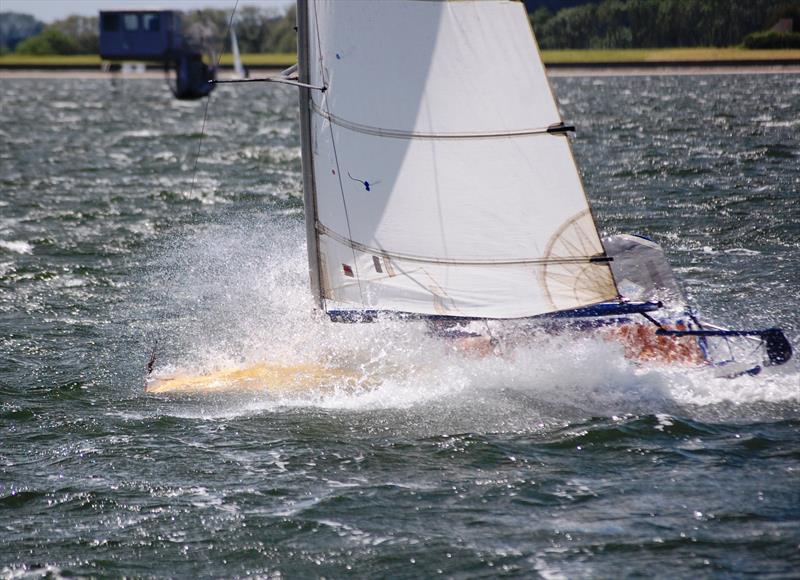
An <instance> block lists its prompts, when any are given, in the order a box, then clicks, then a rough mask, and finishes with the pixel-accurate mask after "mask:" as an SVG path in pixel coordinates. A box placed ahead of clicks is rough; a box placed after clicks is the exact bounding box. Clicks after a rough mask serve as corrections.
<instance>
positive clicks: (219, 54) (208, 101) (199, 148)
mask: <svg viewBox="0 0 800 580" xmlns="http://www.w3.org/2000/svg"><path fill="white" fill-rule="evenodd" d="M238 7H239V0H236V4H234V5H233V10H231V17H230V19H229V20H228V28H227V29H226V30H225V34H223V35H222V46H220V49H219V51H218V52H217V63H216V66H215V68H214V70H217V71H218V70H219V63H220V62H221V61H222V49H223V47H224V45H225V39H226V38H228V35H229V34H230V33H231V27H232V26H233V18H234V17H235V16H236V9H237V8H238ZM209 82H210V81H209ZM213 94H214V93H213V92H211V93H208V97H206V106H205V110H204V111H203V125H202V126H201V128H200V139H199V140H198V142H197V154H196V155H195V156H194V167H193V168H192V184H191V186H190V187H189V196H190V197H191V196H192V195H193V194H194V184H195V181H196V179H197V162H198V160H199V159H200V152H201V151H202V149H203V139H204V138H205V134H206V121H207V120H208V109H209V106H210V105H211V97H212V95H213Z"/></svg>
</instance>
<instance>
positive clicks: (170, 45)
mask: <svg viewBox="0 0 800 580" xmlns="http://www.w3.org/2000/svg"><path fill="white" fill-rule="evenodd" d="M100 58H103V59H105V60H144V61H149V62H159V63H162V64H163V65H164V68H165V70H167V71H169V70H170V69H172V70H174V71H175V78H174V82H172V83H170V90H172V93H173V94H174V95H175V96H176V97H177V98H179V99H199V98H200V97H204V96H206V95H207V94H208V93H209V92H211V89H212V88H213V87H214V85H213V84H211V83H210V82H209V81H212V80H213V79H215V78H216V67H215V66H213V65H208V64H206V63H205V62H204V61H203V54H202V52H201V49H200V48H195V47H190V46H189V45H188V43H187V42H186V41H185V39H184V37H183V35H182V34H181V26H180V16H179V15H178V13H176V12H175V11H173V10H103V11H101V12H100Z"/></svg>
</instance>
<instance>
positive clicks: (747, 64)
mask: <svg viewBox="0 0 800 580" xmlns="http://www.w3.org/2000/svg"><path fill="white" fill-rule="evenodd" d="M283 68H284V67H283V66H279V67H267V66H254V67H250V73H251V76H252V77H254V78H255V77H259V76H269V75H273V74H277V73H278V72H280V71H281V70H283ZM545 68H546V70H547V74H548V75H549V76H552V77H569V76H664V75H726V74H800V61H798V60H794V59H793V60H790V61H787V62H784V61H738V62H731V61H707V62H698V61H684V62H628V63H623V62H614V63H598V62H589V63H579V62H578V63H551V64H547V65H546V66H545ZM232 72H233V71H232V69H231V68H230V67H225V66H223V67H221V74H220V78H223V79H224V78H227V77H229V76H230V75H231V73H232ZM163 77H164V71H163V70H162V69H160V68H150V69H146V70H145V71H144V72H130V73H127V72H126V73H122V72H116V73H111V72H108V71H105V70H102V69H101V68H100V67H97V66H86V65H50V66H10V65H0V79H6V78H107V79H111V78H120V79H126V80H136V79H153V78H163Z"/></svg>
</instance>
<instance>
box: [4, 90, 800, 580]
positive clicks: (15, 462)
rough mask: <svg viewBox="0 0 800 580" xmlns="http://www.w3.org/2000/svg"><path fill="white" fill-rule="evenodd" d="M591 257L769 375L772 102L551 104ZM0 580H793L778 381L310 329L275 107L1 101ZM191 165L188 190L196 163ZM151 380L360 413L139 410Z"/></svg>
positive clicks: (698, 98) (789, 424)
mask: <svg viewBox="0 0 800 580" xmlns="http://www.w3.org/2000/svg"><path fill="white" fill-rule="evenodd" d="M554 85H555V89H556V92H557V94H558V96H559V97H560V99H561V103H562V108H563V110H564V113H565V117H566V118H567V119H569V120H572V121H574V122H575V123H576V125H577V126H578V128H579V131H578V135H577V139H576V141H575V151H576V156H577V158H578V162H579V164H580V165H581V167H582V170H583V173H584V177H585V180H586V185H587V190H588V192H589V195H590V198H591V200H592V203H593V206H594V210H595V213H596V216H597V218H598V221H599V223H600V226H601V229H602V230H603V232H604V233H617V232H639V233H644V234H647V235H649V236H651V237H653V238H654V239H656V240H657V241H658V242H660V243H662V244H663V245H664V246H665V247H666V249H667V252H668V254H669V256H670V259H671V260H672V262H673V264H674V265H675V267H676V270H677V272H678V275H679V277H680V278H681V280H682V281H683V283H684V284H685V286H686V288H687V290H688V292H689V294H690V296H691V299H692V300H693V302H694V303H695V304H696V305H697V306H698V308H699V310H700V311H701V313H703V314H704V315H705V316H706V317H710V318H712V319H715V320H716V321H718V322H720V323H727V324H737V325H743V326H753V325H772V324H777V325H781V326H783V327H784V328H785V329H787V330H788V335H789V337H790V339H791V340H792V341H793V342H794V344H795V346H797V345H798V344H800V315H798V309H799V308H800V296H799V294H800V293H798V288H800V201H798V192H800V137H798V135H800V83H798V82H797V77H796V76H790V75H784V76H780V75H778V76H770V75H762V76H758V75H757V76H697V77H638V78H602V79H600V78H559V79H556V80H555V81H554ZM0 88H2V90H0V163H2V172H0V320H1V321H2V333H0V381H2V383H1V384H0V399H1V400H0V545H2V548H0V575H4V576H12V577H18V576H19V577H38V576H45V575H48V574H49V575H51V576H59V575H64V576H67V575H88V576H95V575H97V576H106V575H109V576H117V575H123V574H125V575H132V576H150V575H159V576H189V575H197V576H203V577H205V576H217V577H219V576H225V577H227V576H276V577H277V576H287V577H313V576H323V575H324V576H327V577H342V576H349V575H355V576H357V577H376V576H385V577H393V578H394V577H408V578H416V577H431V576H435V575H438V574H442V575H444V576H452V577H495V576H502V575H508V576H520V577H535V576H537V575H539V576H542V577H547V578H550V577H554V578H555V577H562V576H563V577H570V578H572V577H587V576H601V577H616V576H620V575H639V576H652V575H656V576H663V577H672V576H679V577H689V576H695V575H704V576H707V575H721V576H734V577H735V576H745V575H750V574H765V575H771V576H773V577H790V576H793V575H795V574H797V570H798V569H800V549H799V548H798V546H799V545H800V531H798V530H800V392H799V390H800V386H798V383H799V382H800V371H798V366H797V363H796V362H792V363H791V364H790V365H788V368H787V369H785V372H783V373H781V374H778V375H775V376H769V377H763V376H762V377H747V378H740V379H735V380H721V379H714V378H712V377H711V376H710V375H709V374H708V373H707V372H705V371H685V370H674V369H673V370H666V369H658V368H637V367H635V366H633V365H631V364H630V363H628V362H625V361H624V360H623V359H622V358H621V356H620V352H618V350H616V349H615V347H614V346H612V345H609V344H606V343H602V342H599V341H593V340H591V339H588V338H585V337H584V338H576V340H575V341H574V342H571V341H569V340H567V339H566V338H564V337H562V338H553V339H550V340H543V341H542V342H541V344H539V345H537V347H536V348H531V349H527V350H521V351H519V352H517V353H516V354H515V356H514V357H513V358H512V359H485V360H471V359H463V358H459V357H458V356H456V355H453V354H448V353H446V352H445V349H444V347H443V346H442V345H440V344H437V343H435V342H433V341H432V340H431V339H429V338H426V337H425V335H424V332H423V330H422V328H419V327H417V326H415V325H413V324H398V323H381V324H375V325H363V326H357V325H355V326H354V325H333V324H331V323H326V322H324V321H322V320H317V319H314V318H313V317H312V316H310V314H309V313H310V311H311V308H312V302H311V299H310V296H309V293H308V291H307V289H306V287H307V281H306V280H307V275H306V258H305V254H304V241H303V225H302V205H301V202H300V199H299V196H300V191H301V176H300V160H299V149H298V136H297V126H296V123H295V109H294V107H295V95H294V93H293V92H292V91H291V90H289V89H286V88H282V87H273V86H247V87H242V88H236V89H235V90H234V89H229V88H222V89H220V90H218V91H217V92H216V93H215V95H214V97H213V100H212V103H211V108H210V116H209V121H208V123H207V126H206V134H207V137H206V138H204V139H201V138H200V134H201V125H202V116H203V105H202V104H198V103H190V104H184V103H177V102H175V101H173V100H171V99H170V98H168V93H167V91H166V88H165V87H164V86H163V85H162V83H160V82H158V81H126V82H123V83H122V84H120V85H117V86H116V87H112V86H111V85H110V83H109V82H108V81H104V80H85V79H48V80H23V79H3V80H2V81H0ZM201 143H202V152H201V155H200V159H199V162H198V163H197V175H196V179H195V180H193V177H192V175H193V172H192V169H193V167H194V163H195V154H196V152H197V150H198V147H199V146H200V145H201ZM156 337H158V339H159V350H160V351H161V354H160V358H159V363H158V364H159V365H160V366H161V367H162V368H170V367H175V368H178V367H191V368H198V369H203V368H206V369H210V368H216V367H219V366H224V365H227V364H238V363H246V362H253V361H258V360H280V361H284V362H307V361H323V362H326V363H329V364H341V365H347V366H349V367H350V368H357V369H359V370H360V372H361V373H363V375H364V376H365V377H366V379H365V381H364V388H360V389H359V388H356V389H344V388H342V389H333V390H330V389H328V390H325V391H322V392H318V393H315V394H305V395H303V394H294V395H272V396H270V395H267V394H248V395H240V396H237V397H221V396H219V397H210V398H209V397H189V398H180V399H170V398H165V397H157V396H149V395H145V394H144V393H143V391H142V380H143V373H144V371H143V368H144V365H145V362H146V360H147V357H148V355H149V350H150V348H151V346H152V342H153V340H155V338H156Z"/></svg>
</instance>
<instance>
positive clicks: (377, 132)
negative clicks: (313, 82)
mask: <svg viewBox="0 0 800 580" xmlns="http://www.w3.org/2000/svg"><path fill="white" fill-rule="evenodd" d="M312 108H313V110H314V112H315V113H316V114H318V115H320V116H322V117H323V118H325V119H326V120H328V121H330V122H331V123H334V124H335V125H338V126H340V127H344V128H345V129H350V130H351V131H356V132H358V133H364V134H366V135H374V136H376V137H390V138H394V139H496V138H499V137H516V136H523V135H550V136H553V135H554V132H553V125H550V126H547V127H534V128H526V129H514V130H502V129H501V130H495V131H491V130H490V131H462V132H444V133H426V132H423V131H403V130H400V129H392V128H389V127H374V126H370V125H364V124H361V123H356V122H354V121H348V120H347V119H342V118H341V117H337V116H336V115H332V114H330V113H328V112H326V111H323V110H322V109H321V108H319V107H318V106H317V105H315V104H312Z"/></svg>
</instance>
